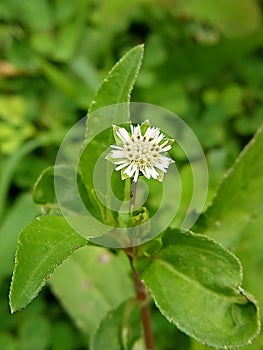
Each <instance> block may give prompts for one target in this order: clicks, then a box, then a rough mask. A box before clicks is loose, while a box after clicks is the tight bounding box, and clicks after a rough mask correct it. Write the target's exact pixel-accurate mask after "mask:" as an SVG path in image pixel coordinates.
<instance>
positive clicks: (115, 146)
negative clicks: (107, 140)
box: [110, 145, 123, 150]
mask: <svg viewBox="0 0 263 350" xmlns="http://www.w3.org/2000/svg"><path fill="white" fill-rule="evenodd" d="M110 146H111V148H114V149H118V150H123V147H121V146H117V145H110Z"/></svg>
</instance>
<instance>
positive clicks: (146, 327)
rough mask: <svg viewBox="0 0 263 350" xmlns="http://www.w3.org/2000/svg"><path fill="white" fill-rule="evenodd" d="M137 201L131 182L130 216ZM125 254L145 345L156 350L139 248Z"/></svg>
mask: <svg viewBox="0 0 263 350" xmlns="http://www.w3.org/2000/svg"><path fill="white" fill-rule="evenodd" d="M135 199H136V182H134V181H132V182H131V187H130V214H131V213H132V211H133V209H134V207H135ZM125 252H126V254H127V256H128V258H129V260H130V264H131V269H132V276H133V280H134V286H135V291H136V299H137V301H138V302H139V303H140V307H141V323H142V328H143V335H144V343H145V347H146V350H154V340H153V332H152V327H151V314H150V305H149V293H148V290H147V288H146V286H145V284H144V283H143V281H142V280H141V278H140V274H139V272H138V271H136V269H135V267H134V264H133V259H134V257H135V256H136V255H137V247H136V246H132V247H129V248H126V249H125Z"/></svg>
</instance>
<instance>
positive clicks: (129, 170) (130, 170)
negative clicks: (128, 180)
mask: <svg viewBox="0 0 263 350" xmlns="http://www.w3.org/2000/svg"><path fill="white" fill-rule="evenodd" d="M137 168H138V167H137V166H136V165H135V164H130V165H129V166H128V168H127V169H125V170H124V174H127V175H128V176H129V177H132V175H133V174H134V173H135V171H136V170H137Z"/></svg>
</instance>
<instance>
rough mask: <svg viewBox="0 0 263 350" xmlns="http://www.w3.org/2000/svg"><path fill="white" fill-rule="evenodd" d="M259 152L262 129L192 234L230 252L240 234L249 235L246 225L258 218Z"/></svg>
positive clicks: (261, 204)
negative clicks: (203, 235)
mask: <svg viewBox="0 0 263 350" xmlns="http://www.w3.org/2000/svg"><path fill="white" fill-rule="evenodd" d="M262 152H263V126H262V127H261V128H260V129H259V131H258V132H257V134H256V135H255V136H254V138H253V139H252V140H251V141H250V143H249V144H248V145H247V147H245V149H244V150H243V152H242V153H241V154H240V156H239V158H238V159H237V160H236V162H235V164H234V165H233V167H232V168H231V169H230V170H229V171H228V173H227V174H226V176H225V178H224V181H223V182H222V184H221V186H220V188H219V189H218V193H217V195H216V197H215V198H214V200H213V202H212V205H211V206H210V207H209V208H208V210H207V211H206V213H205V214H204V216H203V217H201V218H200V220H199V221H198V222H197V224H196V227H195V231H198V232H202V233H205V234H207V235H208V236H210V237H214V238H216V239H217V240H220V242H222V243H224V245H226V246H230V247H231V248H232V247H233V246H234V245H235V243H236V242H237V241H239V239H240V237H241V236H240V235H241V233H242V232H244V231H245V230H248V231H249V232H250V225H251V224H252V223H253V222H254V221H255V220H257V218H258V217H260V216H262V209H263V201H262V198H263V176H262V169H263V157H262ZM259 244H260V243H259Z"/></svg>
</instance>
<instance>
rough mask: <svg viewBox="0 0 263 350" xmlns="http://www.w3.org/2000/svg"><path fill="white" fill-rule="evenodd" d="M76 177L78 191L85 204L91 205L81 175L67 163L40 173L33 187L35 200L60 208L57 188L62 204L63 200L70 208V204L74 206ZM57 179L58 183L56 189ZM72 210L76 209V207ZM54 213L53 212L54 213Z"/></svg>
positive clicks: (44, 204) (49, 206)
mask: <svg viewBox="0 0 263 350" xmlns="http://www.w3.org/2000/svg"><path fill="white" fill-rule="evenodd" d="M76 177H77V180H76V181H77V186H78V188H77V190H78V193H79V194H80V196H81V199H82V201H83V202H84V203H85V205H86V206H88V207H90V206H91V203H90V202H89V200H88V195H87V191H86V189H85V187H84V185H83V183H82V181H81V178H80V176H78V174H76V173H75V171H74V169H72V168H71V167H70V166H67V165H58V166H50V167H48V168H47V169H45V170H44V171H43V172H42V173H41V174H40V176H39V177H38V179H37V181H36V183H35V185H34V189H33V200H34V202H35V203H38V204H42V205H43V206H44V207H45V208H49V209H55V210H56V209H58V203H57V196H56V190H57V191H60V197H59V198H60V204H61V202H63V204H65V203H67V208H70V205H71V206H72V207H73V208H74V197H73V195H72V192H71V191H72V188H73V186H72V182H73V181H75V178H76ZM55 180H56V185H57V188H56V189H55ZM90 209H91V208H90ZM72 210H73V211H74V209H72ZM54 213H55V211H54ZM54 213H53V212H52V214H54ZM75 214H80V213H75Z"/></svg>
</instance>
